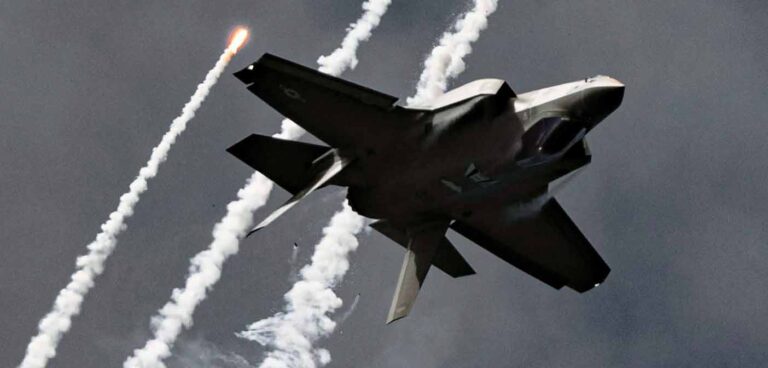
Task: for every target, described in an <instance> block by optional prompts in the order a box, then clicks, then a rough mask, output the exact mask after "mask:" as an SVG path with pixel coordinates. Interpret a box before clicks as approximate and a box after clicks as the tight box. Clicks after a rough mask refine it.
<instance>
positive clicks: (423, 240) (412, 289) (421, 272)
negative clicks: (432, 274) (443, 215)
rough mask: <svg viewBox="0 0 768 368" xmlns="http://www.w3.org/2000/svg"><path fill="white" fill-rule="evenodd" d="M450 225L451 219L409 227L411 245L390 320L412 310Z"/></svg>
mask: <svg viewBox="0 0 768 368" xmlns="http://www.w3.org/2000/svg"><path fill="white" fill-rule="evenodd" d="M447 229H448V223H447V222H434V223H429V224H425V225H422V226H419V227H414V228H409V229H408V236H409V238H410V240H409V242H408V249H407V251H406V253H405V258H404V259H403V266H402V268H401V269H400V276H399V278H398V280H397V287H396V288H395V296H394V298H393V299H392V305H391V306H390V308H389V314H388V315H387V323H392V322H394V321H396V320H398V319H401V318H403V317H405V316H407V315H408V313H410V311H411V308H412V307H413V304H414V303H415V302H416V297H417V296H418V294H419V290H420V289H421V285H422V284H423V283H424V279H425V278H426V277H427V272H428V271H429V267H430V266H431V265H432V259H433V258H434V257H435V254H436V253H437V249H438V246H439V245H440V243H441V242H442V239H443V237H444V235H445V231H446V230H447Z"/></svg>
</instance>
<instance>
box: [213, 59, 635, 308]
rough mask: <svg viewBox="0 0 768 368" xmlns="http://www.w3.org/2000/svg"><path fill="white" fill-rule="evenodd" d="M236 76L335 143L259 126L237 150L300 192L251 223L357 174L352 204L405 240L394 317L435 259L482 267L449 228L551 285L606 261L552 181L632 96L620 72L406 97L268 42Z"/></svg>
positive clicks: (576, 282)
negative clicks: (272, 49)
mask: <svg viewBox="0 0 768 368" xmlns="http://www.w3.org/2000/svg"><path fill="white" fill-rule="evenodd" d="M235 76H236V77H237V78H238V79H240V80H241V81H242V82H243V83H245V84H246V85H247V88H248V90H250V91H251V92H253V93H254V94H256V95H257V96H258V97H260V98H261V99H262V100H264V102H266V103H267V104H269V105H270V106H271V107H273V108H274V109H275V110H277V111H278V112H280V113H281V114H283V115H284V116H285V117H287V118H289V119H291V120H292V121H293V122H295V123H296V124H298V125H299V126H301V127H302V128H304V129H305V130H307V131H308V132H309V133H311V134H312V135H314V136H315V137H317V138H319V139H320V140H322V141H323V142H325V143H326V144H328V146H320V145H315V144H309V143H303V142H295V141H288V140H281V139H277V138H272V137H268V136H263V135H256V134H253V135H251V136H249V137H246V138H245V139H243V140H242V141H240V142H239V143H237V144H235V145H233V146H232V147H230V148H229V149H228V151H229V152H230V153H231V154H233V155H234V156H236V157H237V158H239V159H240V160H242V161H243V162H245V163H246V164H248V165H249V166H251V167H252V168H254V169H256V170H258V171H260V172H261V173H263V174H264V175H266V176H267V177H269V178H270V179H271V180H273V181H274V182H275V183H277V184H278V185H279V186H280V187H282V188H283V189H285V190H287V191H288V192H290V193H291V194H293V197H292V198H291V199H290V200H289V201H288V202H287V203H286V204H285V205H283V206H282V207H280V208H279V209H278V210H276V211H275V212H274V213H273V214H272V215H270V216H269V217H267V219H265V220H264V221H263V222H262V223H260V224H259V225H258V226H257V227H256V228H254V231H257V230H259V229H261V228H263V227H265V226H267V225H268V224H269V223H271V222H272V221H274V220H275V219H276V218H277V217H279V216H280V215H281V214H283V213H284V212H285V211H287V210H288V209H289V208H290V207H291V206H292V205H293V204H295V203H297V202H298V201H300V200H301V199H302V198H304V197H306V196H307V195H309V194H310V193H311V192H313V191H314V190H316V189H318V188H320V187H323V186H326V185H338V186H344V187H347V188H348V191H347V198H348V200H349V203H350V205H351V206H352V208H353V209H354V210H355V211H357V212H358V213H359V214H361V215H364V216H366V217H369V218H373V219H377V221H376V222H374V223H373V224H372V225H371V226H372V227H373V228H374V229H376V230H377V231H379V232H381V233H382V234H384V235H385V236H387V237H389V238H390V239H392V240H393V241H394V242H395V243H397V244H399V245H401V246H402V247H403V248H405V250H406V256H405V259H404V260H403V265H402V268H401V271H400V275H399V278H398V282H397V287H396V290H395V296H394V299H393V302H392V306H391V308H390V312H389V315H388V318H387V322H388V323H389V322H391V321H394V320H397V319H399V318H402V317H405V316H406V315H407V314H408V313H409V311H410V310H411V308H412V306H413V304H414V302H415V300H416V296H417V295H418V291H419V289H420V288H421V285H422V284H423V282H424V280H425V278H426V275H427V272H428V270H429V268H430V266H432V265H434V266H436V267H437V268H439V269H440V270H442V271H443V272H445V273H446V274H448V275H450V276H453V277H461V276H466V275H471V274H473V273H474V270H473V269H472V267H471V266H470V265H469V263H468V262H467V261H466V260H465V259H464V258H463V257H462V256H461V254H460V253H459V252H458V250H456V248H455V247H454V246H453V245H452V244H451V243H450V241H449V240H448V239H447V238H446V237H445V233H446V231H447V230H448V229H449V228H451V229H453V230H454V231H456V232H458V233H459V234H461V235H463V236H465V237H466V238H467V239H469V240H471V241H473V242H475V243H477V244H478V245H480V246H481V247H483V248H485V249H486V250H488V251H489V252H491V253H493V254H494V255H496V256H498V257H499V258H501V259H503V260H505V261H507V262H508V263H510V264H512V265H513V266H515V267H517V268H519V269H520V270H522V271H524V272H526V273H528V274H529V275H531V276H533V277H535V278H537V279H539V280H541V281H543V282H544V283H546V284H548V285H550V286H552V287H554V288H558V289H559V288H562V287H563V286H568V287H569V288H572V289H574V290H576V291H579V292H585V291H587V290H590V289H592V288H593V287H595V286H597V285H599V284H600V283H602V282H603V280H605V278H606V277H607V275H608V273H609V272H610V269H609V267H608V266H607V265H606V263H605V262H604V261H603V260H602V258H601V257H600V256H599V255H598V254H597V252H596V251H595V249H594V248H593V247H592V245H591V244H590V243H589V241H588V240H587V238H586V237H585V236H584V235H583V234H582V233H581V231H580V230H579V229H578V227H577V226H576V225H575V224H574V222H573V221H572V220H571V219H570V218H569V217H568V215H567V214H566V213H565V211H564V210H563V209H562V207H561V206H560V205H559V204H558V203H557V201H556V200H555V199H554V198H552V197H551V195H549V191H550V186H551V185H550V184H551V183H552V181H554V180H556V179H558V178H561V177H563V176H564V175H566V174H568V173H571V172H573V171H575V170H577V169H579V168H581V167H583V166H584V165H586V164H588V163H589V162H590V159H591V155H590V153H589V149H588V147H587V145H586V141H585V140H584V138H585V135H586V134H587V133H588V132H589V131H590V130H591V129H592V128H593V127H595V126H596V125H597V124H598V123H599V122H600V121H602V120H603V119H604V118H605V117H606V116H608V114H610V113H611V112H612V111H613V110H615V109H616V108H617V107H618V106H619V104H620V103H621V100H622V97H623V91H624V86H623V85H622V84H621V83H619V82H618V81H616V80H615V79H612V78H609V77H604V76H597V77H593V78H587V79H585V80H582V81H578V82H572V83H566V84H563V85H559V86H554V87H550V88H544V89H541V90H536V91H532V92H528V93H525V94H521V95H516V94H515V93H514V92H513V91H512V89H511V88H510V87H509V86H508V85H507V84H506V83H505V82H504V81H501V80H498V79H482V80H478V81H475V82H471V83H469V84H467V85H465V86H462V87H459V88H457V89H454V90H451V91H449V92H447V93H446V94H445V95H443V96H441V97H439V98H438V99H436V100H435V101H433V102H432V103H431V104H430V105H427V106H408V107H404V106H400V105H398V104H397V101H398V99H397V98H395V97H392V96H389V95H386V94H384V93H381V92H377V91H374V90H372V89H369V88H366V87H363V86H359V85H356V84H353V83H350V82H348V81H344V80H342V79H339V78H335V77H332V76H328V75H325V74H323V73H320V72H317V71H315V70H312V69H309V68H306V67H303V66H301V65H298V64H295V63H292V62H290V61H287V60H284V59H281V58H278V57H276V56H273V55H269V54H265V55H264V56H262V57H261V58H260V59H259V60H258V61H257V62H255V63H253V64H251V65H249V66H248V67H246V68H245V69H243V70H241V71H238V72H237V73H235Z"/></svg>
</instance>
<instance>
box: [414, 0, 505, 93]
mask: <svg viewBox="0 0 768 368" xmlns="http://www.w3.org/2000/svg"><path fill="white" fill-rule="evenodd" d="M497 5H498V0H475V6H474V8H472V10H470V11H468V12H467V13H465V14H464V16H463V17H461V18H459V19H458V20H457V21H456V23H455V24H454V26H453V28H454V31H453V32H446V33H444V34H443V37H442V38H441V39H440V42H439V44H438V45H437V46H435V48H434V49H432V52H431V53H430V55H429V57H427V59H426V60H425V61H424V70H423V71H422V72H421V76H420V77H419V83H418V84H417V86H416V95H415V96H413V97H410V98H408V99H407V103H408V105H409V106H414V107H416V106H420V107H423V106H427V105H429V103H430V101H432V100H433V99H435V98H437V97H438V96H440V95H442V94H443V93H444V92H445V91H446V89H447V88H448V80H449V78H456V77H458V76H459V74H461V73H462V72H463V71H464V68H465V66H466V64H465V63H464V57H465V56H467V55H469V54H470V53H471V52H472V46H471V45H472V42H475V41H477V39H478V38H479V37H480V32H481V31H482V30H484V29H485V28H486V27H487V26H488V16H490V15H491V14H493V12H494V11H496V7H497Z"/></svg>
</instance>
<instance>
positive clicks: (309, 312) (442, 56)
mask: <svg viewBox="0 0 768 368" xmlns="http://www.w3.org/2000/svg"><path fill="white" fill-rule="evenodd" d="M495 10H496V1H495V0H476V2H475V6H474V8H473V9H472V10H471V11H469V12H468V13H466V14H465V15H464V16H463V17H461V18H460V19H459V20H458V21H457V22H456V24H455V25H454V26H453V28H454V29H455V31H454V32H453V33H445V34H444V35H443V37H442V39H441V40H440V43H439V45H438V46H436V47H435V48H434V49H433V50H432V53H431V54H430V56H429V57H428V58H427V60H426V61H425V62H424V71H423V72H422V74H421V79H420V80H419V83H418V86H417V91H416V95H415V96H414V97H412V98H409V99H408V103H409V104H410V105H420V104H428V103H429V101H431V100H432V99H434V98H436V97H438V96H439V95H441V94H443V93H444V92H445V90H446V89H447V87H448V80H449V79H450V78H455V77H457V76H458V75H459V74H461V73H462V72H463V71H464V61H463V58H464V57H465V56H466V55H468V54H469V53H471V52H472V48H471V46H470V44H471V43H472V42H474V41H476V40H477V39H478V37H479V35H480V31H482V30H483V29H485V27H486V26H487V17H488V16H489V15H490V14H491V13H493V12H494V11H495ZM321 60H322V58H321ZM363 225H364V218H363V217H362V216H360V215H359V214H357V213H356V212H355V211H354V210H352V208H351V207H349V205H348V204H347V202H346V201H345V202H344V205H343V209H342V210H341V211H339V212H337V213H336V214H335V215H334V216H333V218H332V219H331V223H330V224H329V225H328V226H327V227H326V228H325V229H323V233H324V236H323V237H322V239H321V240H320V242H319V243H318V245H317V246H316V247H315V253H314V255H313V256H312V262H311V263H310V264H309V265H308V266H306V267H304V268H303V269H302V271H301V279H300V280H299V281H297V282H296V283H295V284H294V285H293V287H292V288H291V290H290V291H288V293H287V294H285V296H284V298H285V301H286V303H287V305H286V307H285V310H284V312H280V313H277V314H275V315H274V316H272V317H269V318H266V319H262V320H260V321H257V322H255V323H253V324H251V325H249V326H247V328H246V330H245V331H243V332H240V333H238V334H237V336H239V337H241V338H245V339H248V340H252V341H256V342H258V343H259V344H261V345H264V346H269V347H270V348H272V350H271V351H269V352H268V353H267V355H266V357H265V359H264V360H263V361H262V363H261V365H260V366H259V367H260V368H288V367H291V368H294V367H295V368H315V367H318V366H324V365H326V364H328V363H329V362H330V361H331V354H330V352H329V351H328V350H326V349H322V348H315V347H314V346H313V344H314V342H315V341H317V340H318V339H319V338H321V337H325V336H328V335H330V334H331V333H332V332H333V331H334V329H335V328H336V322H334V321H333V320H332V319H331V318H330V317H329V315H330V314H332V313H333V312H334V311H336V309H338V308H339V307H341V305H342V303H343V302H342V300H341V299H340V298H339V297H338V296H336V294H335V293H334V292H333V290H332V289H333V287H334V286H335V285H336V284H337V283H338V282H340V281H341V280H342V279H343V278H344V275H345V273H346V272H347V270H348V269H349V260H348V256H349V254H350V252H352V251H354V250H355V249H356V248H357V238H356V235H357V234H358V233H359V232H360V231H361V230H362V229H363ZM356 301H357V298H356V299H355V302H356ZM354 304H355V303H353V306H352V307H351V308H350V311H349V313H351V311H352V310H354ZM343 319H346V317H342V321H343Z"/></svg>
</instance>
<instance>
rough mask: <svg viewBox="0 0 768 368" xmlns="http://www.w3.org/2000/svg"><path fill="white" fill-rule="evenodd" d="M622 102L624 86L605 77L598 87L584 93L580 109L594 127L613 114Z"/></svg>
mask: <svg viewBox="0 0 768 368" xmlns="http://www.w3.org/2000/svg"><path fill="white" fill-rule="evenodd" d="M623 100H624V84H623V83H621V82H619V81H618V80H616V79H613V78H610V77H605V79H604V80H603V81H601V83H600V85H599V86H595V87H592V88H589V89H587V90H586V91H584V95H583V98H582V107H583V109H584V110H583V111H584V114H585V115H586V117H587V118H588V120H590V121H591V125H592V126H594V125H597V123H599V122H600V121H601V120H603V119H605V117H607V116H608V115H610V114H611V113H612V112H614V111H615V110H616V109H617V108H618V107H619V105H621V102H622V101H623Z"/></svg>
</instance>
